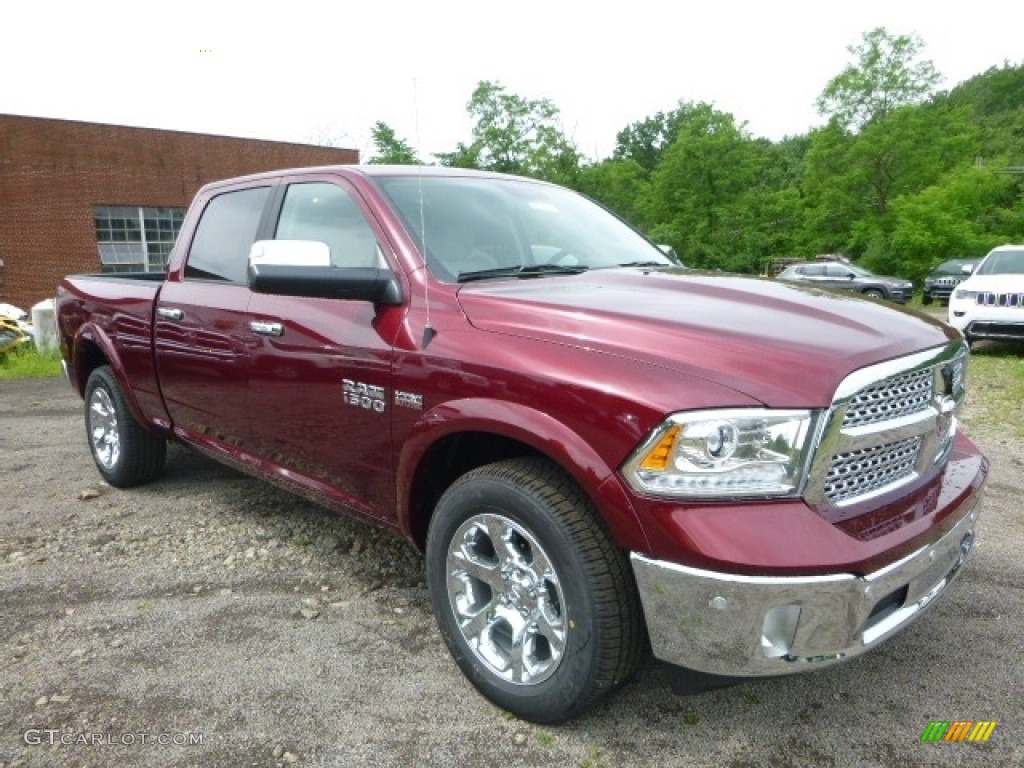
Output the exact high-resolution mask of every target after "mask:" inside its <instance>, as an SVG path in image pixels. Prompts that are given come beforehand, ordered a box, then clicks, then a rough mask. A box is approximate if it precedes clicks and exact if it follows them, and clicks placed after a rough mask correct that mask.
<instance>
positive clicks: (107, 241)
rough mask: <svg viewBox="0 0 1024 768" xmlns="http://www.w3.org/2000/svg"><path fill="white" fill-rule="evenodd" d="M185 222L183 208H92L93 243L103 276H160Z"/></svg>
mask: <svg viewBox="0 0 1024 768" xmlns="http://www.w3.org/2000/svg"><path fill="white" fill-rule="evenodd" d="M184 219H185V209H184V208H142V207H139V206H134V205H132V206H125V205H100V206H97V207H96V242H97V244H98V246H99V253H100V265H101V267H102V268H103V271H104V272H162V271H164V270H166V269H167V258H168V256H169V255H170V253H171V247H172V246H173V245H174V238H176V237H177V236H178V231H179V230H180V229H181V223H182V221H184Z"/></svg>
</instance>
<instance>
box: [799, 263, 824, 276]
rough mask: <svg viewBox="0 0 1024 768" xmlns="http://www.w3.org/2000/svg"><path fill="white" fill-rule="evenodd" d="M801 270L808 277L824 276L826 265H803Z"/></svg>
mask: <svg viewBox="0 0 1024 768" xmlns="http://www.w3.org/2000/svg"><path fill="white" fill-rule="evenodd" d="M801 271H802V272H803V273H804V275H806V276H807V277H824V276H825V267H824V265H822V264H811V265H809V266H806V267H801Z"/></svg>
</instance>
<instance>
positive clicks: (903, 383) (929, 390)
mask: <svg viewBox="0 0 1024 768" xmlns="http://www.w3.org/2000/svg"><path fill="white" fill-rule="evenodd" d="M934 379H935V377H934V375H933V373H932V371H931V369H929V368H925V369H923V370H920V371H914V372H913V373H908V374H905V375H903V376H894V377H892V378H890V379H886V380H885V381H880V382H878V383H877V384H872V385H871V386H869V387H865V388H864V389H862V390H861V391H860V392H858V393H857V394H856V395H854V396H853V398H851V400H850V405H849V407H848V408H847V410H846V416H845V417H844V418H843V427H862V426H865V425H867V424H877V423H878V422H880V421H888V420H890V419H896V418H899V417H900V416H907V415H909V414H912V413H917V412H918V411H923V410H924V409H925V408H927V407H928V403H929V401H930V400H931V398H932V394H933V392H934V384H933V382H934Z"/></svg>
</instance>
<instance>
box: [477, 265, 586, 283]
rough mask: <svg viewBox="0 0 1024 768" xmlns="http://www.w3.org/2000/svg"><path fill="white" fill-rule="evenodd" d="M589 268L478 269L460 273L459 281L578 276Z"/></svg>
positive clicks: (525, 267) (549, 266)
mask: <svg viewBox="0 0 1024 768" xmlns="http://www.w3.org/2000/svg"><path fill="white" fill-rule="evenodd" d="M588 269H589V267H584V266H581V265H577V266H572V267H569V266H562V265H559V264H531V265H530V266H523V265H521V266H518V267H495V268H493V269H477V270H473V271H472V272H459V276H458V278H457V279H458V281H459V282H460V283H469V282H472V281H474V280H487V279H488V278H491V277H538V276H540V275H578V274H579V273H580V272H586V271H587V270H588Z"/></svg>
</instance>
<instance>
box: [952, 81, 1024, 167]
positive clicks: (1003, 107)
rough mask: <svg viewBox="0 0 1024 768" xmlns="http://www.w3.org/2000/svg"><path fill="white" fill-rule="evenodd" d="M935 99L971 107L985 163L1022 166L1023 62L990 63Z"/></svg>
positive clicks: (1023, 129) (1023, 161) (1023, 136)
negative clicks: (993, 65) (1011, 63)
mask: <svg viewBox="0 0 1024 768" xmlns="http://www.w3.org/2000/svg"><path fill="white" fill-rule="evenodd" d="M936 103H937V106H939V107H941V106H944V105H945V104H949V105H952V106H959V107H964V108H966V109H969V110H970V119H971V121H972V122H974V123H975V124H976V125H977V126H978V128H979V129H980V134H979V143H978V149H977V155H978V157H980V158H981V159H982V160H983V161H984V162H985V163H986V164H988V165H996V166H998V165H1000V164H1002V165H1004V166H1005V165H1009V166H1024V64H1017V65H1010V64H1008V63H1007V64H1004V65H1003V66H1002V67H992V68H990V69H989V70H987V71H986V72H983V73H982V74H980V75H976V76H974V77H972V78H970V79H969V80H966V81H965V82H963V83H960V84H959V85H958V86H956V87H955V88H953V90H951V91H950V92H949V93H948V94H942V95H941V96H940V97H939V98H938V99H936Z"/></svg>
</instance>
